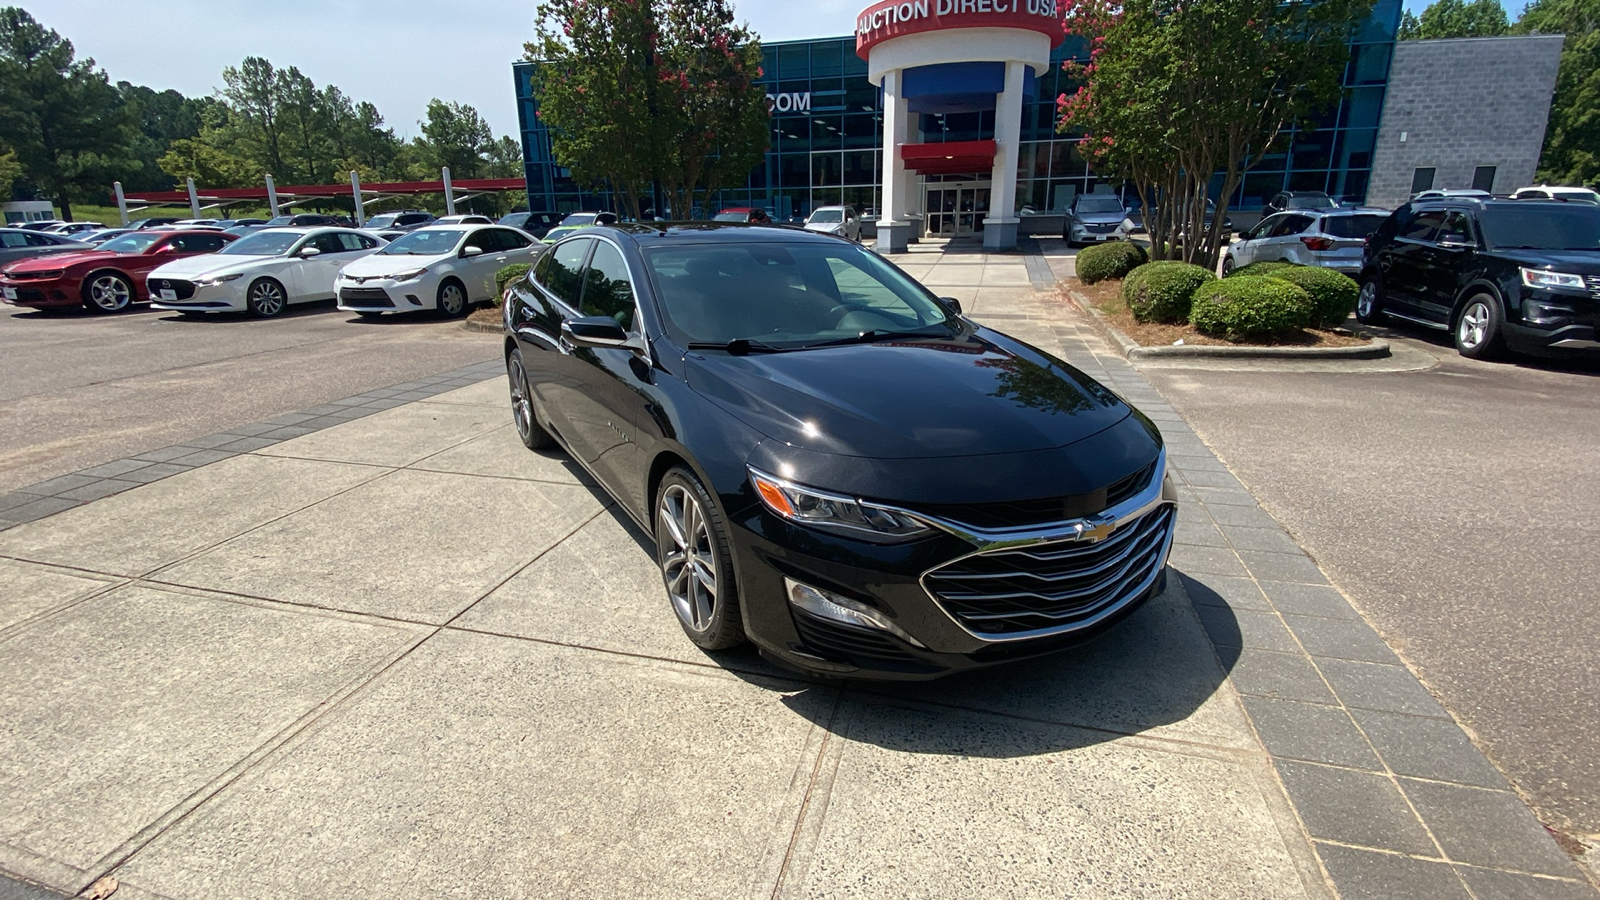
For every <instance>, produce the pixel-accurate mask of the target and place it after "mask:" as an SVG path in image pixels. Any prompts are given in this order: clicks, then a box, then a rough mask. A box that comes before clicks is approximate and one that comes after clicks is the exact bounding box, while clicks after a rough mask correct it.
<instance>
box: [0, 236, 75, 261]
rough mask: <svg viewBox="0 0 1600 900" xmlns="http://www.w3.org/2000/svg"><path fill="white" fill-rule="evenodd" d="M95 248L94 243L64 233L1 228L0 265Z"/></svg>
mask: <svg viewBox="0 0 1600 900" xmlns="http://www.w3.org/2000/svg"><path fill="white" fill-rule="evenodd" d="M93 249H94V245H93V244H88V243H84V242H83V241H78V240H73V239H72V238H69V237H67V236H66V235H62V234H45V233H44V232H42V231H24V230H23V229H21V228H0V265H4V264H5V263H9V262H15V261H16V260H19V259H32V258H33V257H35V256H47V255H49V254H51V253H72V252H74V251H82V250H93Z"/></svg>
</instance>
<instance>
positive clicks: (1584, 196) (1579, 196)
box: [1550, 191, 1600, 204]
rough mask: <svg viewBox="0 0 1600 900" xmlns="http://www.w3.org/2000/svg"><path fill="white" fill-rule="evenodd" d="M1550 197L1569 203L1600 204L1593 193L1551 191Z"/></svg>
mask: <svg viewBox="0 0 1600 900" xmlns="http://www.w3.org/2000/svg"><path fill="white" fill-rule="evenodd" d="M1550 196H1552V197H1554V198H1556V199H1557V200H1565V201H1567V202H1568V203H1594V204H1600V200H1597V199H1596V198H1595V194H1594V192H1592V191H1551V192H1550Z"/></svg>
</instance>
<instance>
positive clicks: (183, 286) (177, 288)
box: [148, 278, 194, 300]
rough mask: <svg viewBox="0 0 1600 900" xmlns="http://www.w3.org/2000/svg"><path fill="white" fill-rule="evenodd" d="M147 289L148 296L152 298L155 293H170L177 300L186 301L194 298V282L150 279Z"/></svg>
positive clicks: (174, 279)
mask: <svg viewBox="0 0 1600 900" xmlns="http://www.w3.org/2000/svg"><path fill="white" fill-rule="evenodd" d="M148 287H149V288H150V296H151V297H154V296H155V293H156V291H172V292H173V293H174V295H175V296H176V297H177V298H178V299H179V300H187V299H189V298H190V297H193V296H194V282H192V281H179V280H178V279H176V278H152V279H150V282H149V285H148Z"/></svg>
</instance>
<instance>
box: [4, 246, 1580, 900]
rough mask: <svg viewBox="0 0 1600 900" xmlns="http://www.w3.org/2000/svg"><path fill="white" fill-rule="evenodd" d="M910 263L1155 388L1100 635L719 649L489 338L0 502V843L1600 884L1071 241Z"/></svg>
mask: <svg viewBox="0 0 1600 900" xmlns="http://www.w3.org/2000/svg"><path fill="white" fill-rule="evenodd" d="M897 260H898V261H901V262H902V265H903V266H904V267H905V268H906V269H907V270H908V271H910V272H911V273H912V274H913V275H915V276H917V277H919V278H921V279H923V280H924V281H925V282H926V283H928V284H929V285H930V286H932V287H934V288H935V289H936V290H937V292H938V293H940V294H941V295H945V296H954V297H956V298H957V299H959V300H961V301H962V303H963V306H964V307H965V308H966V310H967V311H968V312H969V314H971V315H972V316H973V317H974V318H976V319H978V320H979V321H982V322H984V323H986V324H991V325H993V326H994V327H997V328H1000V329H1003V330H1006V331H1008V332H1011V333H1013V334H1015V335H1017V336H1018V337H1020V338H1022V339H1024V340H1028V341H1030V342H1033V343H1036V344H1038V345H1039V346H1041V347H1046V348H1050V349H1055V350H1059V351H1061V352H1063V353H1064V355H1065V357H1066V358H1067V359H1068V360H1069V361H1071V362H1073V363H1074V364H1075V365H1078V366H1079V367H1080V368H1083V369H1085V370H1086V371H1088V372H1089V373H1090V374H1092V375H1095V376H1096V377H1099V378H1102V379H1103V380H1105V381H1106V383H1107V384H1109V385H1111V386H1113V387H1115V388H1116V389H1117V390H1118V391H1119V392H1122V393H1123V394H1124V396H1126V397H1128V398H1129V399H1130V400H1131V401H1132V402H1134V403H1135V404H1137V405H1138V406H1139V407H1140V408H1141V409H1142V410H1144V411H1145V412H1146V413H1148V414H1149V415H1150V416H1151V417H1152V418H1153V419H1155V420H1156V421H1157V422H1159V423H1160V425H1161V428H1162V429H1163V432H1164V433H1165V434H1166V436H1167V439H1168V447H1169V451H1170V453H1171V454H1172V461H1173V463H1174V465H1175V467H1176V470H1177V472H1178V474H1179V475H1180V476H1181V478H1182V480H1183V482H1184V488H1183V491H1184V500H1185V503H1184V508H1183V510H1182V512H1181V514H1180V534H1179V542H1180V546H1179V547H1178V549H1176V550H1175V551H1174V555H1173V567H1174V569H1176V570H1177V571H1179V572H1181V573H1183V576H1184V577H1181V578H1174V579H1171V582H1170V583H1171V589H1169V590H1168V591H1167V593H1166V594H1164V595H1162V596H1161V597H1160V598H1157V599H1156V600H1154V601H1152V602H1151V603H1149V604H1147V605H1146V607H1145V608H1144V609H1142V610H1141V611H1140V612H1139V613H1138V614H1137V615H1136V616H1134V617H1132V618H1131V619H1129V621H1128V622H1126V623H1125V624H1124V625H1122V626H1121V627H1119V628H1118V629H1116V630H1115V631H1114V632H1112V633H1111V634H1110V635H1108V636H1107V638H1106V639H1104V640H1102V641H1100V642H1098V643H1096V644H1094V645H1093V646H1091V647H1089V648H1087V649H1086V650H1085V651H1084V652H1083V653H1082V654H1081V655H1079V656H1076V657H1073V658H1067V659H1059V660H1054V661H1050V662H1046V663H1036V664H1029V665H1021V666H1013V667H1008V668H1002V669H999V670H994V671H990V672H985V673H981V674H977V675H972V676H965V677H958V678H952V679H947V680H945V681H941V682H937V683H934V684H931V685H917V686H876V685H849V686H846V687H842V688H841V687H835V686H824V685H818V684H814V683H811V682H808V681H805V680H802V679H799V678H796V677H795V676H793V675H790V674H788V673H785V672H782V671H780V670H778V669H775V668H773V667H771V666H769V665H767V664H766V663H765V662H763V661H762V660H761V659H760V658H759V657H758V656H756V655H755V654H754V653H752V652H749V651H747V650H746V651H734V652H730V653H720V654H714V655H707V654H705V653H703V652H701V651H699V650H697V649H696V648H694V647H693V645H691V644H690V643H689V642H688V641H687V640H686V639H685V638H684V637H683V636H682V634H681V632H680V631H679V629H678V627H677V625H676V623H675V621H674V620H673V618H672V616H671V615H670V612H669V610H668V608H667V605H666V603H665V599H664V597H662V596H661V587H660V578H659V574H658V573H657V571H656V569H655V566H654V563H653V559H652V555H651V553H650V551H649V549H648V546H647V544H648V542H647V539H646V538H645V536H644V535H642V534H640V533H638V531H637V530H636V529H635V528H634V527H633V526H631V525H630V524H628V523H627V522H626V520H625V516H624V515H623V514H622V513H620V512H619V511H615V510H613V509H612V508H611V506H610V503H609V500H608V499H607V498H606V497H605V495H604V493H603V492H602V491H600V490H599V489H598V488H593V487H591V486H589V485H588V484H587V479H586V477H585V476H583V475H581V473H580V472H579V470H578V469H577V468H576V467H575V466H573V465H571V464H569V463H567V462H566V461H565V460H564V459H563V458H562V457H560V456H559V455H539V454H532V453H529V452H528V451H526V450H525V449H523V448H522V446H521V444H520V443H519V442H518V440H517V438H516V435H515V432H514V431H513V430H512V428H511V424H510V415H509V411H508V409H507V406H508V404H507V400H506V398H505V396H504V393H505V390H504V382H503V375H502V374H501V373H500V371H499V367H498V366H497V365H483V366H474V367H470V368H468V369H463V370H458V371H456V372H451V373H445V374H443V375H441V376H437V377H436V378H433V379H424V380H422V381H420V382H416V383H411V384H407V385H398V386H396V387H395V388H393V389H391V390H386V391H375V392H371V393H369V394H366V395H362V396H360V397H353V398H350V399H349V400H348V401H342V402H340V403H336V404H332V405H330V406H329V407H326V408H319V409H318V410H307V411H305V412H304V413H302V414H298V415H291V416H287V417H280V418H279V419H278V420H275V421H274V422H271V423H262V424H261V425H259V426H246V427H245V428H241V429H235V431H234V432H232V433H230V434H228V435H217V436H211V437H209V438H204V439H200V440H198V441H196V442H192V443H191V445H189V446H188V447H186V448H183V449H182V450H179V449H174V450H172V451H169V452H167V453H158V454H155V455H151V454H146V455H145V458H142V459H137V460H131V461H124V462H121V463H114V464H110V465H108V466H102V467H96V468H97V470H99V471H96V472H92V473H86V474H83V475H81V476H67V477H66V481H62V480H60V479H57V481H58V482H60V483H59V484H48V483H47V484H46V485H45V486H42V487H39V486H36V487H35V488H30V489H25V490H27V491H30V492H31V493H28V494H27V495H26V496H28V497H34V498H39V499H32V500H27V501H25V502H23V503H15V504H13V505H11V506H10V507H9V508H5V509H0V585H3V590H0V722H3V723H5V726H4V727H3V728H0V871H4V872H6V873H11V874H14V875H17V876H21V877H22V878H26V879H30V880H33V881H37V882H41V883H43V884H45V885H47V886H49V887H51V888H54V889H57V890H61V891H66V892H69V893H76V892H78V891H80V890H82V889H83V888H84V887H86V886H87V885H89V884H90V883H92V882H94V881H95V880H96V879H98V878H100V877H102V876H104V875H107V874H110V875H113V876H114V877H116V878H117V879H118V880H119V881H120V882H121V888H120V889H119V890H118V892H117V894H116V897H117V898H118V900H122V898H125V897H133V898H140V897H170V898H188V897H205V898H216V897H251V898H265V897H304V896H373V895H383V896H389V897H417V898H432V897H437V896H443V895H462V896H486V895H498V896H561V897H565V896H580V897H590V896H592V897H608V898H609V897H619V896H651V897H705V896H727V897H753V896H761V897H800V896H807V897H840V896H851V897H885V898H889V897H912V896H916V897H963V898H967V897H996V896H1015V897H1034V896H1039V897H1068V896H1070V897H1073V898H1089V897H1145V896H1163V897H1196V898H1209V897H1250V898H1257V897H1259V898H1277V897H1284V898H1289V897H1329V896H1334V895H1335V891H1334V890H1333V889H1332V888H1331V887H1330V884H1329V880H1328V874H1331V877H1332V883H1333V884H1334V885H1337V887H1338V892H1339V893H1340V894H1342V895H1343V896H1345V897H1363V896H1381V897H1392V896H1403V895H1407V894H1409V895H1412V896H1415V897H1418V898H1422V897H1469V896H1476V897H1478V898H1480V900H1482V898H1489V897H1557V898H1561V897H1589V898H1594V897H1596V896H1597V894H1596V893H1595V892H1594V891H1593V889H1592V888H1590V887H1588V886H1586V885H1585V884H1583V883H1581V882H1580V881H1579V880H1578V879H1579V875H1578V873H1577V870H1576V868H1575V867H1573V865H1572V864H1571V863H1570V862H1569V861H1567V859H1566V857H1565V856H1564V855H1563V854H1562V853H1561V852H1560V850H1559V849H1558V848H1557V847H1556V846H1555V844H1554V842H1553V841H1551V840H1550V839H1549V838H1548V837H1547V836H1546V835H1545V834H1544V833H1543V831H1542V830H1541V829H1540V828H1539V826H1538V825H1537V823H1536V822H1535V821H1534V820H1533V817H1532V816H1531V814H1529V813H1528V812H1527V810H1526V809H1525V808H1523V807H1522V806H1521V804H1520V803H1518V802H1516V797H1515V795H1512V794H1510V793H1509V792H1507V790H1506V788H1505V786H1504V783H1503V781H1501V780H1500V779H1499V776H1498V773H1495V772H1494V770H1493V769H1492V768H1491V767H1488V764H1487V763H1486V762H1484V761H1483V759H1482V757H1481V756H1480V755H1478V754H1477V751H1476V750H1475V749H1474V748H1473V747H1472V746H1471V744H1470V743H1468V742H1467V741H1466V740H1465V738H1464V736H1462V735H1461V732H1460V730H1459V729H1458V728H1456V726H1455V725H1454V723H1453V722H1452V721H1451V720H1450V719H1449V718H1448V716H1447V715H1446V714H1445V713H1444V711H1443V710H1442V709H1441V708H1439V707H1438V706H1437V705H1436V704H1434V703H1433V701H1432V698H1431V697H1428V696H1427V694H1426V691H1424V690H1423V689H1422V688H1421V687H1420V685H1418V684H1417V683H1416V681H1415V679H1412V678H1411V677H1410V673H1409V672H1408V671H1407V670H1405V669H1404V668H1403V667H1400V666H1399V665H1397V660H1395V659H1394V658H1393V657H1392V655H1388V656H1386V655H1385V654H1387V652H1388V651H1387V647H1385V646H1383V644H1382V641H1381V640H1377V638H1376V636H1375V635H1374V634H1372V632H1371V631H1370V630H1369V629H1367V628H1366V626H1365V624H1364V623H1362V622H1361V621H1360V619H1359V618H1358V617H1356V616H1355V614H1354V613H1353V612H1352V611H1351V610H1350V609H1349V607H1348V605H1347V604H1345V603H1344V601H1343V599H1342V597H1340V596H1339V594H1338V593H1337V591H1335V590H1334V589H1332V588H1330V587H1328V586H1327V585H1326V583H1325V579H1323V578H1322V577H1321V573H1320V572H1319V571H1318V570H1317V568H1316V566H1315V564H1314V563H1313V562H1312V561H1311V560H1310V559H1309V558H1307V557H1305V556H1304V554H1303V553H1301V552H1300V551H1299V548H1298V547H1296V546H1294V545H1293V542H1292V540H1290V539H1289V538H1288V537H1287V535H1286V534H1284V533H1283V532H1282V530H1281V529H1279V528H1278V527H1277V525H1276V523H1275V522H1273V521H1272V520H1271V518H1270V517H1268V516H1266V514H1265V513H1264V512H1262V511H1261V510H1260V509H1259V508H1257V507H1256V505H1255V503H1254V500H1253V498H1251V497H1250V495H1249V493H1248V492H1247V491H1245V490H1244V488H1243V487H1242V486H1241V485H1239V484H1238V482H1237V481H1235V480H1234V479H1233V477H1232V475H1231V474H1229V473H1228V472H1227V471H1226V469H1225V468H1224V467H1222V466H1221V464H1220V463H1218V462H1217V461H1216V459H1215V457H1214V456H1212V455H1211V454H1210V452H1209V451H1208V450H1207V449H1206V448H1205V446H1204V445H1203V444H1202V443H1201V442H1200V441H1199V440H1198V439H1196V438H1195V437H1194V436H1193V434H1192V432H1190V431H1188V429H1187V427H1186V426H1185V425H1184V424H1183V422H1182V420H1181V419H1180V418H1179V417H1177V416H1176V415H1175V414H1174V413H1172V411H1171V409H1170V407H1167V406H1166V405H1165V403H1164V402H1163V401H1162V400H1161V398H1160V396H1159V395H1158V394H1156V393H1155V392H1154V391H1153V390H1152V389H1151V388H1150V387H1149V386H1148V384H1147V383H1146V382H1145V381H1144V379H1143V378H1142V376H1140V375H1139V374H1138V372H1137V371H1136V370H1134V369H1132V368H1131V367H1129V366H1128V365H1127V364H1126V363H1125V362H1123V361H1122V360H1120V359H1118V358H1116V357H1114V356H1111V355H1110V352H1109V350H1108V349H1107V348H1106V347H1105V345H1104V344H1103V343H1101V342H1100V340H1099V338H1098V337H1097V336H1095V335H1094V334H1093V332H1092V330H1090V329H1089V328H1088V327H1087V326H1086V325H1081V324H1078V323H1076V322H1074V321H1073V320H1071V319H1069V318H1068V317H1067V313H1066V312H1065V311H1064V310H1063V309H1062V308H1060V307H1057V306H1054V305H1051V304H1050V303H1049V302H1048V301H1046V300H1044V299H1041V298H1038V297H1035V296H1034V295H1033V291H1032V288H1033V286H1034V285H1035V284H1036V283H1043V282H1044V281H1045V279H1046V278H1047V277H1048V276H1047V274H1046V273H1047V272H1048V271H1049V270H1050V269H1051V268H1052V267H1055V268H1056V269H1057V270H1058V271H1059V268H1060V267H1061V266H1063V265H1070V260H1069V259H1062V258H1059V257H1057V258H1050V259H1046V258H1045V257H1043V256H1035V257H1024V256H1022V255H1017V254H1011V255H995V256H986V255H984V254H982V253H981V252H980V251H977V250H973V251H971V252H968V251H965V250H963V249H962V248H955V249H953V250H950V251H949V252H945V251H944V250H942V249H941V248H939V247H934V246H928V247H924V246H918V247H916V248H914V252H912V253H909V254H906V255H905V256H904V257H900V258H897ZM1030 276H1031V277H1030ZM1052 280H1053V279H1052ZM280 429H289V431H283V430H280ZM202 452H209V453H210V454H214V456H209V457H208V456H195V455H194V454H196V453H202ZM163 455H166V456H167V459H160V458H157V457H160V456H163ZM169 460H170V461H169ZM161 466H169V467H172V468H171V469H167V468H159V469H153V468H152V467H161ZM83 479H86V480H83ZM141 480H146V481H148V482H149V483H145V484H143V485H142V486H141V484H140V481H141ZM68 482H71V483H70V485H69V484H68ZM107 482H117V483H115V484H111V483H107ZM73 492H76V494H74V493H73ZM91 495H94V496H98V497H99V498H100V499H92V497H91ZM44 499H51V500H54V501H55V502H54V503H44V502H42V500H44ZM83 500H89V501H90V502H83V503H81V505H76V504H79V503H80V502H81V501H83ZM9 502H11V500H7V499H3V498H0V506H5V504H6V503H9ZM27 504H39V505H35V506H31V507H30V506H27ZM51 507H56V508H58V509H59V510H60V511H57V509H51ZM17 510H23V512H22V513H21V514H18V513H16V511H17ZM47 510H48V511H47ZM24 518H26V521H24ZM10 522H18V523H19V524H15V525H9V523H10ZM1285 542H1287V543H1285ZM1374 641H1376V644H1374V643H1373V642H1374ZM1325 870H1326V873H1327V874H1325ZM6 889H7V886H6V884H5V882H4V881H3V880H0V896H5V891H6ZM1469 889H1470V891H1471V893H1469V892H1468V891H1469Z"/></svg>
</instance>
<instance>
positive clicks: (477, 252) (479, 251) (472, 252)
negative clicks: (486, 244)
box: [461, 244, 483, 259]
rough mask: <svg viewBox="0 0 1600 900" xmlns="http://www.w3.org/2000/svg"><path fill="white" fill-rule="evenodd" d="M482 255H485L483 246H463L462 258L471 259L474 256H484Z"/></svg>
mask: <svg viewBox="0 0 1600 900" xmlns="http://www.w3.org/2000/svg"><path fill="white" fill-rule="evenodd" d="M482 255H483V248H482V247H474V246H471V245H470V244H469V245H468V246H465V247H462V248H461V258H462V259H471V258H473V257H474V256H482Z"/></svg>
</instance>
